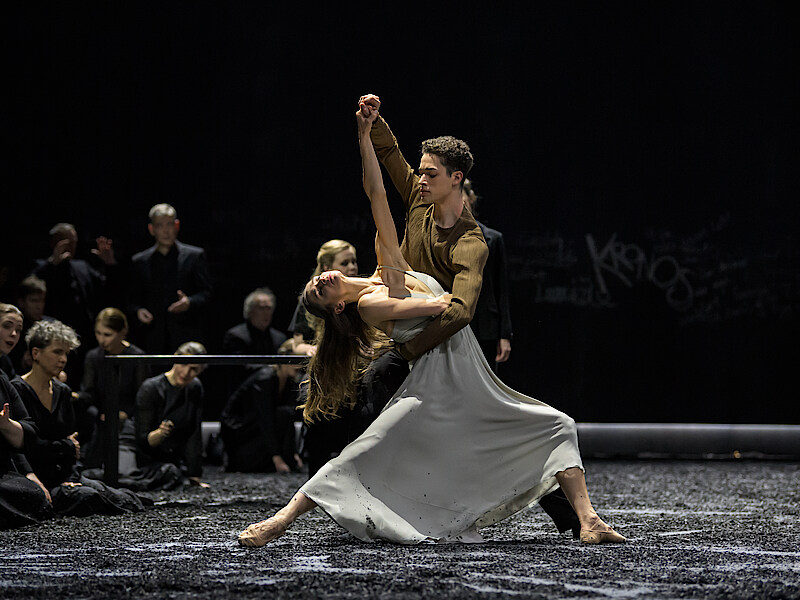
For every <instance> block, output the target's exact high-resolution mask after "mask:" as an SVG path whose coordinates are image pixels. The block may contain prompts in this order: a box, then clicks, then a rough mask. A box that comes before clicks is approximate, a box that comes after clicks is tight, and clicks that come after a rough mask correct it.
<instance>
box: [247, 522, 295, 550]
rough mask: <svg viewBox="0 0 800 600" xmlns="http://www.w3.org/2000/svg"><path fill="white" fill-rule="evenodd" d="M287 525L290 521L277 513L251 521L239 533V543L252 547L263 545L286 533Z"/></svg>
mask: <svg viewBox="0 0 800 600" xmlns="http://www.w3.org/2000/svg"><path fill="white" fill-rule="evenodd" d="M289 525H291V522H287V521H285V520H284V519H281V518H280V517H278V516H277V515H276V516H274V517H270V518H269V519H267V520H266V521H261V522H260V523H253V524H252V525H250V526H249V527H248V528H247V529H245V530H244V531H243V532H242V533H240V534H239V543H240V544H241V545H242V546H250V547H254V548H255V547H259V546H264V545H265V544H267V543H268V542H271V541H272V540H275V539H278V538H279V537H281V536H282V535H283V534H284V533H286V528H287V527H288V526H289Z"/></svg>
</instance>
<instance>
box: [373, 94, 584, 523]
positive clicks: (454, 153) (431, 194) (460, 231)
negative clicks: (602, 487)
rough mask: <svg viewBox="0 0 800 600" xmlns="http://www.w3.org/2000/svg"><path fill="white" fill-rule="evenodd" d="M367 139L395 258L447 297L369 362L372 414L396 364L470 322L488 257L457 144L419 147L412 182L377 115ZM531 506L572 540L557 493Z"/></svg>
mask: <svg viewBox="0 0 800 600" xmlns="http://www.w3.org/2000/svg"><path fill="white" fill-rule="evenodd" d="M359 105H364V106H365V110H368V111H373V110H374V111H379V109H380V105H381V102H380V98H378V96H376V95H374V94H367V95H365V96H361V98H360V99H359ZM370 137H371V139H372V145H373V147H374V148H375V153H376V155H377V156H378V159H379V160H380V161H381V163H383V166H384V167H385V168H386V171H387V173H388V174H389V177H391V179H392V182H393V183H394V185H395V188H397V191H398V192H400V195H401V196H402V197H403V202H404V204H405V208H406V218H405V235H404V237H403V241H402V243H401V245H400V250H401V252H402V253H403V258H405V259H406V262H408V264H409V266H410V267H411V268H412V269H413V270H415V271H419V272H422V273H427V274H428V275H431V276H433V277H434V278H436V280H437V281H438V282H439V283H440V284H441V285H442V286H443V287H444V288H445V289H448V290H449V291H450V292H451V293H452V295H453V299H452V301H451V303H450V307H449V308H447V309H446V310H445V311H444V312H443V313H442V314H441V315H439V316H438V317H436V318H435V319H433V320H432V321H431V322H430V323H429V324H428V325H427V326H426V328H425V329H424V330H423V331H422V332H421V333H420V334H419V335H417V336H416V337H415V338H414V339H412V340H410V341H409V342H407V343H405V344H402V345H400V346H398V347H397V349H396V352H397V354H399V355H400V357H402V358H400V357H398V356H397V354H395V353H387V354H385V355H384V356H383V357H381V358H379V359H378V360H377V361H376V364H375V367H374V373H373V375H372V380H371V381H369V380H368V381H367V382H366V384H367V385H368V386H371V393H370V396H371V400H372V402H373V404H375V406H374V410H375V411H376V413H377V412H379V411H380V409H381V408H382V406H378V404H380V403H382V404H385V403H386V402H387V401H388V400H389V399H390V398H391V396H392V395H393V394H394V392H395V391H396V390H397V389H399V387H400V384H401V383H402V381H403V379H404V378H405V374H407V373H408V370H407V367H404V364H401V363H405V361H408V360H413V359H415V358H417V357H419V356H421V355H422V354H424V353H425V352H427V351H428V350H431V349H432V348H435V347H436V346H438V345H439V344H440V343H442V342H443V341H445V340H447V339H448V338H449V337H450V336H452V335H453V334H454V333H456V332H457V331H458V330H460V329H461V328H462V327H464V326H466V325H468V324H469V322H470V321H471V320H472V317H473V315H474V314H475V308H476V305H477V302H478V296H479V295H480V291H481V284H482V277H483V267H484V265H485V264H486V260H487V257H488V254H489V250H488V247H487V246H486V242H485V241H484V238H483V234H482V233H481V230H480V227H479V225H478V223H477V222H476V221H475V218H474V217H473V216H472V213H471V212H470V210H469V208H467V207H466V206H465V204H464V201H463V199H462V191H463V185H464V180H465V178H466V177H467V174H468V173H469V170H470V169H471V168H472V164H473V158H472V153H471V152H470V150H469V147H468V146H467V144H466V143H465V142H463V141H461V140H458V139H456V138H453V137H450V136H444V137H438V138H434V139H430V140H426V141H424V142H423V143H422V158H421V159H420V166H419V175H417V174H416V173H414V169H413V168H412V167H411V166H410V165H409V164H408V162H407V161H406V160H405V158H404V157H403V155H402V153H401V152H400V148H399V146H398V144H397V139H396V138H395V137H394V134H392V131H391V129H389V126H388V125H387V124H386V121H384V120H383V118H382V117H381V116H380V115H379V116H378V118H377V119H376V120H375V122H374V124H373V126H372V130H371V133H370ZM404 369H405V370H404ZM376 382H379V383H376ZM395 383H396V386H395ZM378 385H379V386H380V391H382V392H384V394H385V393H386V392H388V393H389V395H388V396H386V397H385V398H379V397H378V394H377V393H376V392H377V391H378V390H376V388H377V387H378ZM368 389H369V388H368ZM539 505H540V506H541V507H542V509H543V510H544V511H545V512H546V513H547V514H548V515H550V517H551V518H552V519H553V521H554V522H555V524H556V527H557V528H558V530H559V531H567V530H568V529H571V530H572V533H573V536H575V537H577V535H578V532H579V531H580V523H579V521H578V517H577V515H576V514H575V511H574V510H573V509H572V506H570V504H569V502H568V501H567V498H566V496H565V495H564V492H563V491H561V488H559V489H558V490H556V491H555V492H552V493H550V494H548V495H546V496H544V497H543V498H542V499H541V500H540V501H539Z"/></svg>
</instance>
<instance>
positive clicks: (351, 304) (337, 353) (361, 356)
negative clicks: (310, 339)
mask: <svg viewBox="0 0 800 600" xmlns="http://www.w3.org/2000/svg"><path fill="white" fill-rule="evenodd" d="M357 279H358V280H360V281H363V280H362V279H361V278H357ZM355 280H356V278H350V277H347V276H346V275H343V274H342V272H341V271H325V272H323V273H322V274H321V275H315V276H314V277H312V278H311V280H310V281H309V282H308V283H307V284H306V287H305V289H304V290H303V294H302V296H301V300H302V302H303V306H304V307H305V309H306V311H308V313H309V314H311V315H312V316H314V317H317V318H318V319H319V320H320V322H321V323H320V325H319V327H317V328H316V337H315V340H314V344H315V345H316V347H317V351H316V353H315V354H314V356H312V357H311V360H310V361H309V363H308V368H307V374H308V378H309V385H308V395H307V397H306V401H305V403H304V404H303V405H302V409H303V420H305V421H306V422H309V423H313V422H314V421H317V420H319V419H320V418H323V419H333V418H336V417H338V416H339V415H338V412H339V409H340V408H341V407H343V406H346V407H348V408H352V407H353V406H354V405H355V403H356V390H357V387H358V382H359V380H360V379H361V377H362V376H363V375H364V372H365V371H366V369H367V366H368V365H369V361H370V359H371V358H372V356H373V353H374V351H375V350H376V349H377V348H378V347H379V346H381V344H382V343H385V342H386V336H385V335H384V334H383V333H382V332H380V331H379V330H378V329H376V328H375V327H372V326H371V325H368V324H367V323H365V322H364V320H363V319H362V318H361V316H360V315H359V314H358V302H357V299H358V298H357V295H356V296H355V297H353V296H352V294H349V293H348V290H347V289H346V287H347V286H348V283H349V282H351V281H355ZM353 374H356V375H355V377H354V376H353Z"/></svg>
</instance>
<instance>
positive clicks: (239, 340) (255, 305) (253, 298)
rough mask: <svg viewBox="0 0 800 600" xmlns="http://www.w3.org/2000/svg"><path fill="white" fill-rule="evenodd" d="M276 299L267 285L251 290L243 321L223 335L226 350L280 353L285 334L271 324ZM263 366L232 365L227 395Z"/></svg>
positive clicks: (226, 352) (233, 351)
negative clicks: (279, 349)
mask: <svg viewBox="0 0 800 600" xmlns="http://www.w3.org/2000/svg"><path fill="white" fill-rule="evenodd" d="M275 303H276V300H275V294H274V293H272V290H271V289H269V288H268V287H260V288H258V289H256V290H253V291H252V292H250V293H249V294H248V295H247V297H246V298H245V299H244V306H243V308H242V316H243V317H244V323H239V324H238V325H236V326H234V327H231V328H230V329H228V331H226V332H225V336H224V337H223V338H222V352H223V354H277V353H278V348H280V346H281V344H283V342H285V341H286V334H285V333H283V332H281V331H278V330H277V329H275V328H274V327H273V326H272V315H273V314H274V313H275ZM261 366H262V365H258V364H253V365H245V366H241V367H229V379H228V390H227V391H228V397H229V398H230V396H231V394H232V393H233V392H234V390H236V389H237V388H238V387H239V386H240V385H241V384H242V382H243V381H244V380H245V379H247V377H249V376H250V375H252V374H253V373H255V372H256V371H258V370H259V369H260V368H261Z"/></svg>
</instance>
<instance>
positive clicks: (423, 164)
mask: <svg viewBox="0 0 800 600" xmlns="http://www.w3.org/2000/svg"><path fill="white" fill-rule="evenodd" d="M461 176H462V175H461V171H453V173H451V174H450V175H448V174H447V168H446V167H445V166H444V165H443V164H442V161H441V160H440V159H439V157H438V156H436V155H435V154H423V155H422V158H421V159H420V161H419V188H420V196H421V197H422V201H423V202H426V203H430V204H438V203H440V202H443V201H444V200H445V199H446V198H447V197H448V196H449V195H450V194H451V193H453V190H454V189H455V188H456V187H458V184H459V182H460V181H461ZM459 193H460V192H459Z"/></svg>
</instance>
